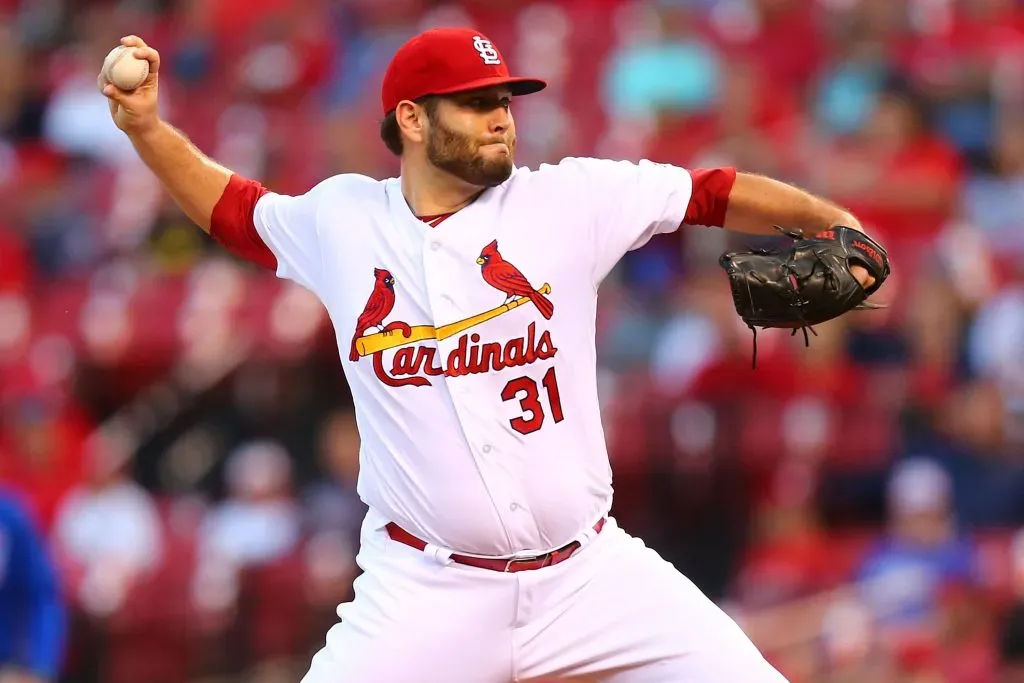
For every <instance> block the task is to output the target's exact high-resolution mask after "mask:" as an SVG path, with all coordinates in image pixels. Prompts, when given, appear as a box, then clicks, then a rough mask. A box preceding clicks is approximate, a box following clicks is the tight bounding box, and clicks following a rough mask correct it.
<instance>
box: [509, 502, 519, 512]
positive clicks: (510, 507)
mask: <svg viewBox="0 0 1024 683" xmlns="http://www.w3.org/2000/svg"><path fill="white" fill-rule="evenodd" d="M508 509H509V510H511V511H512V512H515V511H516V510H518V509H519V503H512V504H511V505H509V506H508Z"/></svg>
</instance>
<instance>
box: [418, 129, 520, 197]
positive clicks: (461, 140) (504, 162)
mask: <svg viewBox="0 0 1024 683" xmlns="http://www.w3.org/2000/svg"><path fill="white" fill-rule="evenodd" d="M515 148H516V138H515V129H514V128H513V127H511V126H510V127H509V128H507V129H506V130H504V131H502V132H500V133H491V134H489V135H485V136H476V135H472V134H469V133H464V132H461V131H458V130H456V129H455V128H454V127H452V126H450V125H448V123H446V121H445V120H444V117H443V116H440V115H437V116H433V117H431V125H430V132H429V135H428V136H427V159H429V161H430V163H432V164H433V165H434V166H436V167H438V168H440V169H442V170H443V171H446V172H448V173H450V174H452V175H453V176H455V177H456V178H459V179H461V180H463V181H465V182H467V183H469V184H471V185H476V186H477V187H494V186H496V185H500V184H501V183H503V182H505V181H506V180H508V178H509V176H510V175H512V166H513V163H514V160H515Z"/></svg>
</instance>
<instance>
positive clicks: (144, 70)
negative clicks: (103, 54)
mask: <svg viewBox="0 0 1024 683" xmlns="http://www.w3.org/2000/svg"><path fill="white" fill-rule="evenodd" d="M132 50H133V48H130V47H126V46H124V45H118V46H117V47H115V48H114V49H113V50H111V51H110V52H109V53H108V54H107V58H106V59H104V60H103V69H102V70H101V71H100V74H101V75H102V76H103V79H104V80H106V81H107V82H108V83H113V84H114V85H115V86H116V87H117V88H119V89H121V90H125V91H127V92H131V91H132V90H135V89H136V88H138V87H139V86H140V85H142V84H143V83H145V82H146V78H148V77H149V62H148V61H146V60H145V59H139V58H138V57H136V56H135V55H134V54H132Z"/></svg>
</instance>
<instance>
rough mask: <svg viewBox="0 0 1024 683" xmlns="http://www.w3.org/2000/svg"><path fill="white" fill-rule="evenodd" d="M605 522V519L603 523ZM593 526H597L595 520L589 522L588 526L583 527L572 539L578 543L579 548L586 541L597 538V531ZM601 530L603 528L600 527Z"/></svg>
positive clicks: (585, 543) (586, 542)
mask: <svg viewBox="0 0 1024 683" xmlns="http://www.w3.org/2000/svg"><path fill="white" fill-rule="evenodd" d="M601 519H604V517H603V516H602V517H601ZM607 523H608V522H607V521H606V522H605V524H607ZM595 526H597V522H594V523H593V524H591V525H590V526H588V527H587V528H585V529H584V530H583V531H581V532H580V533H579V534H577V535H576V538H574V539H572V540H574V541H576V542H577V543H579V544H580V547H581V548H582V547H583V546H585V545H587V544H588V543H590V542H591V541H593V540H594V539H595V538H597V533H598V532H597V529H595V528H594V527H595ZM602 531H603V529H602Z"/></svg>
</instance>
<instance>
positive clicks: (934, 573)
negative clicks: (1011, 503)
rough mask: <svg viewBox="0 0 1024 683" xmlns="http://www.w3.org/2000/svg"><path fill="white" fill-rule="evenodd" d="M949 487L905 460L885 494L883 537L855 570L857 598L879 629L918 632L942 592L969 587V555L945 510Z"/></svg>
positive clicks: (926, 465) (943, 476) (928, 467)
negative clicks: (885, 529) (859, 596)
mask: <svg viewBox="0 0 1024 683" xmlns="http://www.w3.org/2000/svg"><path fill="white" fill-rule="evenodd" d="M951 498H952V482H951V480H950V477H949V475H948V474H947V473H946V471H945V470H943V469H942V467H940V466H939V465H938V464H936V463H934V462H932V461H930V460H926V459H924V458H909V459H907V460H904V461H903V462H902V463H900V464H899V465H897V467H896V469H895V471H894V473H893V476H892V478H891V480H890V481H889V490H888V507H889V519H888V526H889V530H888V534H887V535H886V537H885V538H884V539H883V540H882V541H881V542H880V543H879V544H878V545H877V546H876V547H875V548H874V549H873V550H872V551H871V552H870V553H869V554H868V556H867V557H866V558H865V561H864V562H863V564H862V565H861V567H860V570H859V571H858V577H857V578H858V581H859V583H860V585H861V593H862V596H863V598H864V600H865V602H866V604H867V605H868V607H869V609H870V610H871V612H872V613H873V615H874V618H875V620H876V622H877V623H879V624H880V625H882V626H883V627H891V628H895V629H898V630H902V629H911V630H913V629H916V628H918V627H923V626H924V625H925V624H926V623H928V622H929V621H930V620H931V619H932V618H933V617H934V616H935V612H936V609H937V608H938V603H939V600H940V598H941V594H942V590H943V589H944V588H946V587H949V586H964V585H972V584H974V583H975V576H974V559H973V558H974V552H973V548H972V546H971V544H970V543H969V542H968V541H966V540H965V539H964V538H962V537H961V536H960V534H959V533H958V531H957V524H956V520H955V517H954V515H953V512H952V508H951V504H952V501H951Z"/></svg>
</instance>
